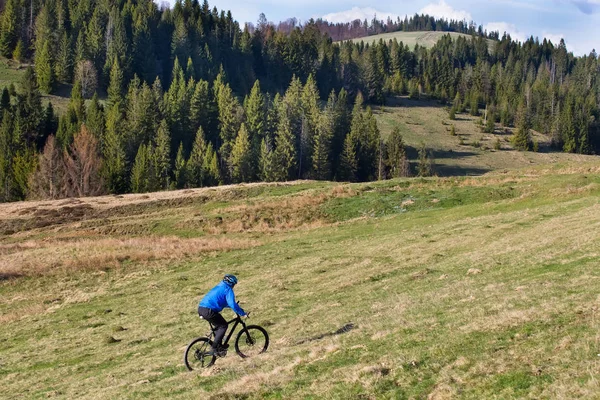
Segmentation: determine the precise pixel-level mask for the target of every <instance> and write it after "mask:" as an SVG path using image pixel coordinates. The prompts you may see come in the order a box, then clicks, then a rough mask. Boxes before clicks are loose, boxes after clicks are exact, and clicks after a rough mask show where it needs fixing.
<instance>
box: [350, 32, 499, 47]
mask: <svg viewBox="0 0 600 400" xmlns="http://www.w3.org/2000/svg"><path fill="white" fill-rule="evenodd" d="M448 34H449V35H450V36H452V38H453V39H455V40H456V38H458V37H461V36H462V37H466V38H467V39H470V38H471V36H470V35H465V34H464V33H456V32H431V31H423V32H391V33H383V34H381V35H373V36H367V37H362V38H356V39H352V42H354V43H360V42H365V43H374V42H379V40H380V39H383V41H384V42H387V41H389V40H393V39H396V40H397V41H398V42H403V43H404V45H407V46H408V47H410V48H411V49H413V48H414V47H415V45H416V44H418V45H419V46H423V47H426V48H428V49H429V48H432V47H433V46H434V45H435V44H436V43H437V42H438V41H439V40H440V39H441V38H442V36H444V35H448ZM488 42H489V44H490V46H492V45H493V44H494V41H493V40H488Z"/></svg>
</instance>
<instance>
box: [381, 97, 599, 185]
mask: <svg viewBox="0 0 600 400" xmlns="http://www.w3.org/2000/svg"><path fill="white" fill-rule="evenodd" d="M374 111H375V114H376V117H377V122H378V125H379V129H380V130H381V131H382V133H383V136H384V137H387V135H389V134H390V132H391V131H392V129H394V128H396V127H397V128H399V129H400V132H401V133H402V136H403V138H404V141H405V142H406V144H407V146H408V157H409V159H410V161H411V163H412V165H413V170H414V169H415V167H416V164H417V161H418V149H419V148H420V146H421V144H425V147H426V148H428V149H429V150H430V151H431V153H432V155H433V158H434V160H435V164H436V173H437V174H438V175H439V176H453V175H481V174H484V173H487V172H490V171H497V170H504V169H507V168H524V167H529V166H532V165H541V164H549V163H555V162H597V161H598V157H597V156H585V155H577V154H565V153H561V152H556V151H553V150H552V149H551V148H550V139H549V138H548V137H547V136H546V135H542V134H540V133H537V132H532V133H533V139H534V140H535V141H536V142H538V144H539V152H521V151H515V150H514V149H513V147H512V145H511V143H510V137H511V135H512V133H513V129H512V128H508V129H506V128H502V127H501V126H500V124H497V127H496V130H495V132H494V134H487V133H482V132H481V129H480V127H479V126H478V125H477V121H478V120H479V119H480V117H472V116H471V115H469V114H457V116H456V120H455V121H451V120H449V119H448V111H447V109H446V108H445V107H442V106H440V104H439V103H438V102H437V101H428V100H411V99H408V98H405V97H402V98H394V99H392V98H390V99H388V105H387V106H385V107H383V108H376V109H375V110H374ZM482 111H483V110H482ZM452 125H454V127H455V133H456V136H452V135H451V134H450V132H451V126H452ZM497 143H498V144H499V146H500V149H499V150H496V146H497Z"/></svg>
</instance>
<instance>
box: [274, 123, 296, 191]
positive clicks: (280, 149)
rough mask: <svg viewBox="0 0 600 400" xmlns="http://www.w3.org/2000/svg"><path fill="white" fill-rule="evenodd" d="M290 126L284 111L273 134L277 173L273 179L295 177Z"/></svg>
mask: <svg viewBox="0 0 600 400" xmlns="http://www.w3.org/2000/svg"><path fill="white" fill-rule="evenodd" d="M294 143H295V140H294V136H293V134H292V126H291V123H290V120H289V118H288V117H287V115H286V113H282V115H281V117H280V119H279V126H278V128H277V133H276V136H275V146H276V147H275V160H276V163H277V168H276V170H277V175H276V177H275V180H277V181H286V180H293V179H296V178H297V177H298V176H297V174H296V171H297V169H296V166H297V158H296V154H297V153H296V147H295V145H294Z"/></svg>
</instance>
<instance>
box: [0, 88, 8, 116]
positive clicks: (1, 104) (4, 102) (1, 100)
mask: <svg viewBox="0 0 600 400" xmlns="http://www.w3.org/2000/svg"><path fill="white" fill-rule="evenodd" d="M9 108H10V93H9V92H8V89H7V88H6V87H4V88H2V95H0V115H1V113H2V112H3V111H4V110H8V109H9Z"/></svg>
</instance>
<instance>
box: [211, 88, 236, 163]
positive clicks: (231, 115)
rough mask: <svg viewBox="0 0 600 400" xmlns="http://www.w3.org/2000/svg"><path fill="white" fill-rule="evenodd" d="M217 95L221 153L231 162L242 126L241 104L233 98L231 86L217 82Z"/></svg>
mask: <svg viewBox="0 0 600 400" xmlns="http://www.w3.org/2000/svg"><path fill="white" fill-rule="evenodd" d="M217 80H218V79H217ZM215 93H216V95H217V96H216V98H217V108H218V110H219V136H220V138H221V143H222V145H221V149H220V152H221V156H222V157H224V158H225V159H226V160H229V156H230V154H231V148H232V147H233V143H234V141H235V138H236V135H237V133H238V131H239V126H240V120H239V118H238V108H239V103H238V101H237V99H236V98H235V97H234V96H233V92H232V90H231V87H230V86H229V84H218V83H217V82H215Z"/></svg>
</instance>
